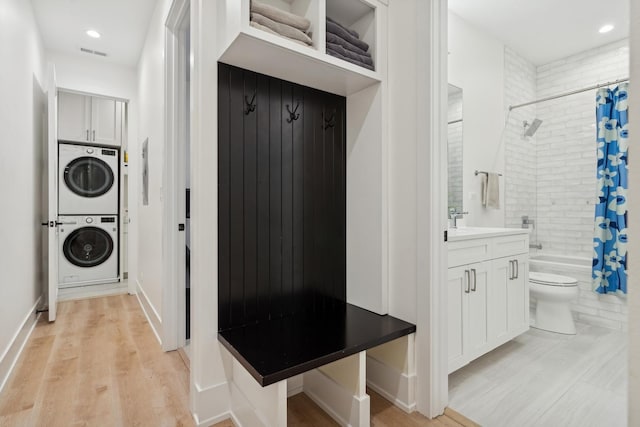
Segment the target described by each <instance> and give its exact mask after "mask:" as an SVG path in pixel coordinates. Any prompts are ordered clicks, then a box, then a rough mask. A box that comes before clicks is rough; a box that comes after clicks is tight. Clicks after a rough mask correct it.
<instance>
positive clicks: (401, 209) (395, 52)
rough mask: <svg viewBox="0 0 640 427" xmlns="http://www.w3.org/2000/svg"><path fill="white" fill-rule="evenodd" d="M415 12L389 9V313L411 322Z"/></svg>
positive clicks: (408, 6) (408, 5) (405, 5)
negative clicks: (412, 112) (411, 112)
mask: <svg viewBox="0 0 640 427" xmlns="http://www.w3.org/2000/svg"><path fill="white" fill-rule="evenodd" d="M415 11H416V4H415V1H414V0H412V1H406V2H402V4H394V3H393V2H392V3H391V4H390V5H389V62H388V63H389V72H388V82H389V110H388V111H389V141H390V144H389V314H390V315H392V316H395V317H399V318H401V319H403V320H406V321H408V322H412V323H415V322H416V314H417V313H416V309H417V302H416V296H417V289H416V283H417V276H416V262H417V259H416V253H417V239H416V233H417V222H416V210H417V207H416V192H417V187H416V181H417V178H416V176H417V171H416V167H417V164H416V156H417V127H416V124H415V120H416V116H415V115H412V114H409V112H410V111H415V109H416V107H415V105H416V95H415V94H416V87H415V84H416V81H417V73H416V69H417V66H416V57H415V52H416V50H417V47H416V37H415V36H414V34H415V31H416V29H415V24H416V22H415V19H413V18H414V16H415ZM424 167H428V165H424ZM424 303H425V304H426V302H424Z"/></svg>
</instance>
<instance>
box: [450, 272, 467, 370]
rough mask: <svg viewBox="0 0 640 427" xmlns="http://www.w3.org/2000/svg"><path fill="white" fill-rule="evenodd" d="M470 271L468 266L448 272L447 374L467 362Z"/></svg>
mask: <svg viewBox="0 0 640 427" xmlns="http://www.w3.org/2000/svg"><path fill="white" fill-rule="evenodd" d="M470 274H471V272H470V270H469V266H468V265H463V266H460V267H453V268H450V269H449V270H448V281H447V292H448V295H447V304H448V307H447V317H448V319H447V323H448V342H449V343H448V348H449V353H448V354H449V356H448V360H449V373H451V372H453V371H455V370H456V369H458V368H460V367H462V366H464V365H466V364H467V362H468V358H467V357H466V355H465V348H466V344H465V335H466V329H467V328H466V324H467V323H468V314H469V311H468V307H467V306H468V303H469V298H468V297H467V295H468V294H469V292H471V290H470V283H469V280H470Z"/></svg>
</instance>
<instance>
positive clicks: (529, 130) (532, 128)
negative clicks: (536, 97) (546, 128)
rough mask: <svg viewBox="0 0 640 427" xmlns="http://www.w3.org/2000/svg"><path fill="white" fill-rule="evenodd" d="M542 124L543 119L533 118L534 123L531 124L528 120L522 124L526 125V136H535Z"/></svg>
mask: <svg viewBox="0 0 640 427" xmlns="http://www.w3.org/2000/svg"><path fill="white" fill-rule="evenodd" d="M541 124H542V120H540V119H533V123H531V124H529V122H527V121H526V120H525V121H524V122H522V125H523V127H524V136H533V135H534V134H535V133H536V131H537V130H538V128H539V127H540V125H541Z"/></svg>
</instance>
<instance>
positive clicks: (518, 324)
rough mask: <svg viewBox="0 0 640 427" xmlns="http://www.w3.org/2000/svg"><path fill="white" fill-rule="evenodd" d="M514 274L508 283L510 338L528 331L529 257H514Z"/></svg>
mask: <svg viewBox="0 0 640 427" xmlns="http://www.w3.org/2000/svg"><path fill="white" fill-rule="evenodd" d="M509 259H513V260H514V261H515V262H514V265H515V270H516V271H515V274H514V275H513V276H514V278H513V280H510V281H509V282H508V292H507V325H508V327H509V333H510V335H511V336H512V337H514V336H516V335H519V334H521V333H523V332H525V331H527V330H528V329H529V256H528V255H527V254H524V255H518V256H514V257H513V258H509Z"/></svg>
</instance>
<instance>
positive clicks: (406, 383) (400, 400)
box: [367, 356, 416, 413]
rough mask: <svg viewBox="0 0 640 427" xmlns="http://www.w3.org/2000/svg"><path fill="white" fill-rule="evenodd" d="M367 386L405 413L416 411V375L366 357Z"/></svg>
mask: <svg viewBox="0 0 640 427" xmlns="http://www.w3.org/2000/svg"><path fill="white" fill-rule="evenodd" d="M367 386H369V387H371V389H372V390H373V391H375V392H376V393H378V394H379V395H381V396H382V397H384V398H385V399H387V400H388V401H389V402H391V403H393V404H394V405H396V406H397V407H398V408H400V409H402V410H403V411H405V412H407V413H411V412H413V411H415V410H416V397H415V396H416V392H415V390H416V375H415V374H412V375H407V374H405V373H403V372H400V371H398V370H397V369H395V368H393V367H391V366H388V365H386V364H384V363H382V362H380V361H379V360H377V359H375V358H373V357H371V356H367Z"/></svg>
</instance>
